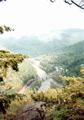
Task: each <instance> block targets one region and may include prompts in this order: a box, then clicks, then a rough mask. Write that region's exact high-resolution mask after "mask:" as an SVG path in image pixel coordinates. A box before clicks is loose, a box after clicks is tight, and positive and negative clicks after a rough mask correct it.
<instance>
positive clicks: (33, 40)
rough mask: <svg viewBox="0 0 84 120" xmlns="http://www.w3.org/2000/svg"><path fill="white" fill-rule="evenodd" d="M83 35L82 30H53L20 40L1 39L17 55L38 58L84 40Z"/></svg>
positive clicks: (0, 42)
mask: <svg viewBox="0 0 84 120" xmlns="http://www.w3.org/2000/svg"><path fill="white" fill-rule="evenodd" d="M83 33H84V30H82V29H66V30H58V31H57V30H53V31H50V32H48V33H45V34H41V35H38V36H35V35H31V36H22V37H21V38H19V39H16V38H13V37H11V38H8V39H1V38H0V44H2V45H4V46H5V47H6V48H8V49H10V50H11V51H13V52H15V53H22V54H26V55H29V56H30V57H36V56H39V55H43V54H48V53H51V52H55V51H56V50H57V49H59V48H63V47H65V46H69V45H72V44H74V43H77V42H79V41H82V40H84V35H83Z"/></svg>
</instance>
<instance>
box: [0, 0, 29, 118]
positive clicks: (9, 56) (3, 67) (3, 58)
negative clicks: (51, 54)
mask: <svg viewBox="0 0 84 120" xmlns="http://www.w3.org/2000/svg"><path fill="white" fill-rule="evenodd" d="M0 2H1V1H0ZM12 30H14V29H12V28H10V27H7V26H5V25H4V26H0V34H3V33H4V32H5V31H6V32H9V31H12ZM25 58H28V56H26V55H22V54H14V53H11V52H9V51H7V50H0V112H2V113H3V114H4V119H5V115H6V109H7V108H8V107H9V104H10V103H11V101H12V100H15V99H16V98H17V99H22V97H23V95H21V94H17V93H13V94H10V90H11V86H7V84H6V82H4V77H6V74H7V68H8V67H9V66H10V67H11V68H12V69H13V70H15V71H19V68H18V64H19V63H21V62H22V61H23V60H24V59H25Z"/></svg>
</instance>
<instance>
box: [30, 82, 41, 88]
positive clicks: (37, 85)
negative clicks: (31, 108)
mask: <svg viewBox="0 0 84 120" xmlns="http://www.w3.org/2000/svg"><path fill="white" fill-rule="evenodd" d="M40 87H41V81H39V80H36V81H35V82H33V83H32V84H31V86H30V88H31V89H32V90H38V89H39V88H40Z"/></svg>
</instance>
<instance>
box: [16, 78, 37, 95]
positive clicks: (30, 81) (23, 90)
mask: <svg viewBox="0 0 84 120" xmlns="http://www.w3.org/2000/svg"><path fill="white" fill-rule="evenodd" d="M33 81H35V79H30V80H28V82H27V83H26V84H25V85H24V86H23V87H22V88H21V89H20V90H19V91H18V93H24V92H25V90H26V88H27V87H28V86H29V85H30V84H31V83H32V82H33Z"/></svg>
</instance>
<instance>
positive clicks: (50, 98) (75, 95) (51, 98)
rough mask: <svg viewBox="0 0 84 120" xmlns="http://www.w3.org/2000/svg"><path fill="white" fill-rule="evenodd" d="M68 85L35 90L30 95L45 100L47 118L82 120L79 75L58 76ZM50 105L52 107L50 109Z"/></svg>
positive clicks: (82, 91)
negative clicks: (39, 90) (47, 110)
mask: <svg viewBox="0 0 84 120" xmlns="http://www.w3.org/2000/svg"><path fill="white" fill-rule="evenodd" d="M60 78H61V79H62V80H64V81H68V82H69V85H66V86H63V87H62V88H56V89H48V90H46V91H41V92H36V93H35V94H32V95H31V97H32V98H33V99H34V100H35V101H45V102H46V105H47V106H48V109H50V111H49V112H48V115H49V117H50V118H49V120H68V119H69V120H83V119H84V107H83V106H84V85H83V80H84V79H83V78H82V77H81V78H80V77H66V76H64V77H63V76H60ZM51 106H52V109H51Z"/></svg>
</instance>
